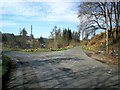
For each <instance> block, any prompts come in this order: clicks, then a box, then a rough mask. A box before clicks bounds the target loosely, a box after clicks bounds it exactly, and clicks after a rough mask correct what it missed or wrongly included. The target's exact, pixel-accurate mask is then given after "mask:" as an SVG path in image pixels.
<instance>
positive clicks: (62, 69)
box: [5, 47, 119, 90]
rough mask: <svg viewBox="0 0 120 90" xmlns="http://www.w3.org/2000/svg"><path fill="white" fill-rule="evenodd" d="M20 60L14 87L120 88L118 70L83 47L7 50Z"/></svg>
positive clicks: (14, 89) (13, 76) (12, 89)
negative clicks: (60, 49)
mask: <svg viewBox="0 0 120 90" xmlns="http://www.w3.org/2000/svg"><path fill="white" fill-rule="evenodd" d="M5 54H6V55H8V56H9V57H11V58H12V60H14V61H15V62H16V64H17V68H16V69H13V70H12V72H11V75H10V79H9V82H8V89H10V90H23V89H25V90H27V89H36V88H37V89H41V88H46V89H53V88H118V84H119V78H118V70H117V69H116V68H112V67H110V66H108V65H106V64H103V63H101V62H98V61H96V60H93V59H91V58H90V57H88V56H86V54H85V53H84V52H83V51H82V48H81V47H76V48H73V49H69V50H66V51H57V52H29V53H27V52H13V51H8V52H5Z"/></svg>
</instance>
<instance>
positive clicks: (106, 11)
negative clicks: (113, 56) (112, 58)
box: [105, 2, 109, 54]
mask: <svg viewBox="0 0 120 90" xmlns="http://www.w3.org/2000/svg"><path fill="white" fill-rule="evenodd" d="M105 13H106V54H109V37H108V17H107V16H108V8H107V2H106V8H105Z"/></svg>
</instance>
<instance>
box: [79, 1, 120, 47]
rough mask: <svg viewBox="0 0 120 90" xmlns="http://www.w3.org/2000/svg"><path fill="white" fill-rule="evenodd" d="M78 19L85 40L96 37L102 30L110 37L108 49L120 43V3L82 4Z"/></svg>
mask: <svg viewBox="0 0 120 90" xmlns="http://www.w3.org/2000/svg"><path fill="white" fill-rule="evenodd" d="M78 17H79V19H80V25H79V30H80V31H81V34H82V37H83V38H84V37H85V38H88V36H90V35H91V34H92V35H93V36H95V33H96V30H100V29H102V30H105V32H106V38H107V37H108V39H106V40H108V43H106V44H108V45H107V46H108V47H110V46H112V45H113V44H114V43H117V42H119V41H120V2H82V3H80V5H79V13H78ZM114 34H115V35H114ZM106 42H107V41H106Z"/></svg>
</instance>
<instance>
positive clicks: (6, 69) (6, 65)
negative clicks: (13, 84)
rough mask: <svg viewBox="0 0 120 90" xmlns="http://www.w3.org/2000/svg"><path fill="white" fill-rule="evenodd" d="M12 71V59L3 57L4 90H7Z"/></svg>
mask: <svg viewBox="0 0 120 90" xmlns="http://www.w3.org/2000/svg"><path fill="white" fill-rule="evenodd" d="M10 71H11V59H10V58H9V57H8V56H6V55H2V89H3V90H6V83H7V81H8V78H9V75H10Z"/></svg>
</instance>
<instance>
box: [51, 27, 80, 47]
mask: <svg viewBox="0 0 120 90" xmlns="http://www.w3.org/2000/svg"><path fill="white" fill-rule="evenodd" d="M49 38H50V39H51V41H50V43H49V47H51V48H52V47H53V48H61V47H66V46H69V45H75V44H78V43H79V41H80V33H78V32H77V31H73V32H72V31H71V29H70V28H63V29H61V28H58V27H57V26H54V28H53V30H52V31H51V32H50V37H49Z"/></svg>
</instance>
